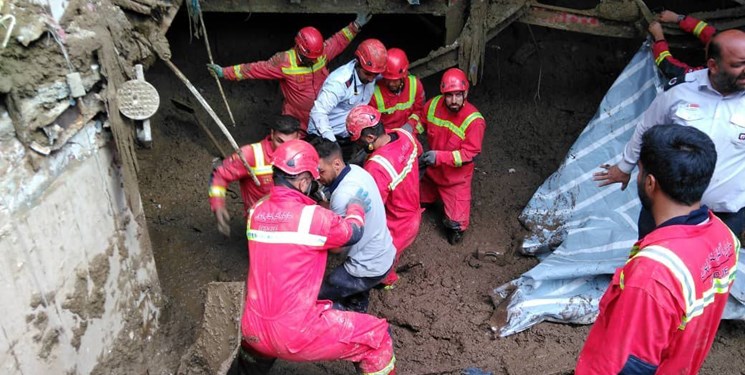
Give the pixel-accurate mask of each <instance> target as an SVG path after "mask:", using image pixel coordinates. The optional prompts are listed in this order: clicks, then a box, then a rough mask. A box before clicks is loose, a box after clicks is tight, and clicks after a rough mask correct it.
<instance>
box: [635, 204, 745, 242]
mask: <svg viewBox="0 0 745 375" xmlns="http://www.w3.org/2000/svg"><path fill="white" fill-rule="evenodd" d="M714 215H717V217H718V218H720V219H721V220H722V221H723V222H724V223H725V224H727V226H728V227H729V229H730V230H731V231H732V232H733V233H734V234H735V235H737V237H740V235H741V234H742V231H743V229H745V207H743V208H741V209H740V211H737V212H715V213H714ZM637 224H638V226H639V239H642V238H644V236H646V235H648V234H649V233H650V232H651V231H653V230H654V228H656V227H657V226H656V225H655V222H654V217H653V216H652V211H650V210H647V209H646V208H644V206H642V210H641V212H639V221H638V222H637Z"/></svg>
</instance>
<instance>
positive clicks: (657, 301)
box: [575, 124, 740, 375]
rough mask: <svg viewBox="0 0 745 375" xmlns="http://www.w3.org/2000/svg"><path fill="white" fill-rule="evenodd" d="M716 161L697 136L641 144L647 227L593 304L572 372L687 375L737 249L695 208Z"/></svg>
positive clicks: (677, 134)
mask: <svg viewBox="0 0 745 375" xmlns="http://www.w3.org/2000/svg"><path fill="white" fill-rule="evenodd" d="M716 161H717V151H716V149H715V146H714V143H713V142H712V141H711V139H710V138H709V137H708V136H706V134H704V133H703V132H701V131H700V130H698V129H696V128H693V127H687V126H686V127H683V126H678V125H674V124H671V125H658V126H655V127H652V128H650V129H649V130H647V131H646V132H645V133H644V135H643V137H642V145H641V152H640V157H639V175H638V178H637V186H638V192H639V199H640V200H641V202H642V205H643V206H645V207H647V209H649V210H651V212H652V215H653V216H654V221H655V224H656V226H657V227H656V228H655V229H654V230H653V231H652V232H651V233H649V234H648V235H647V236H646V237H644V238H643V239H641V240H639V241H638V242H637V243H636V244H635V245H634V246H633V247H632V248H631V254H630V255H629V260H628V261H627V262H626V264H625V265H624V266H623V267H622V268H619V269H618V270H616V273H615V275H613V279H612V281H611V285H610V286H609V287H608V289H607V290H606V292H605V294H604V295H603V297H602V299H601V300H600V314H599V315H598V318H597V320H596V321H595V324H594V325H593V326H592V329H591V330H590V334H589V336H588V337H587V341H586V342H585V346H584V348H583V349H582V352H580V355H579V359H578V361H577V368H576V371H575V374H577V375H584V374H638V375H644V374H650V375H651V374H691V375H693V374H697V373H698V371H699V369H700V368H701V365H702V364H703V362H704V359H705V358H706V355H707V353H708V352H709V349H710V348H711V344H712V342H713V341H714V336H715V335H716V332H717V328H718V327H719V321H720V320H721V318H722V312H723V311H724V308H725V305H726V304H727V298H728V296H729V292H730V288H731V287H732V283H733V282H734V279H735V269H736V266H737V257H738V252H739V249H740V243H739V241H738V239H737V237H736V236H735V235H734V233H732V231H730V230H729V228H727V226H726V225H725V224H724V223H723V222H722V221H721V220H720V219H719V218H717V217H716V216H715V215H714V214H713V213H712V212H711V211H710V210H709V209H708V208H707V207H706V206H705V205H703V204H701V196H702V195H703V194H704V191H705V190H706V187H707V185H708V184H709V181H710V180H711V179H712V174H713V172H714V168H715V165H716Z"/></svg>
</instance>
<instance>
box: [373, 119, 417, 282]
mask: <svg viewBox="0 0 745 375" xmlns="http://www.w3.org/2000/svg"><path fill="white" fill-rule="evenodd" d="M390 135H391V142H389V143H388V144H386V145H385V146H383V147H381V148H379V149H376V150H375V151H373V153H372V154H371V155H370V157H369V158H368V159H367V160H366V161H365V170H366V171H367V172H368V173H370V175H371V176H372V177H373V179H374V180H375V184H376V185H377V186H378V191H379V192H380V197H381V198H383V204H384V206H385V218H386V221H387V226H388V231H390V232H391V237H393V246H394V247H395V248H396V258H395V260H394V262H393V267H392V268H391V271H390V272H389V273H388V276H386V278H385V279H384V280H383V281H382V283H383V284H386V285H392V284H393V283H395V282H396V281H397V280H398V275H397V274H396V264H397V263H398V259H399V258H400V257H401V254H402V253H403V251H404V250H405V249H406V248H407V247H409V246H411V244H412V243H413V242H414V240H415V239H416V236H417V234H418V233H419V224H420V223H421V221H422V209H421V208H420V206H419V161H418V158H419V156H420V155H421V154H422V145H421V144H419V141H417V140H416V138H415V137H414V136H413V135H411V133H409V132H407V131H406V130H403V129H395V130H393V131H392V132H391V134H390Z"/></svg>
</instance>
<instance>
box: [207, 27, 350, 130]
mask: <svg viewBox="0 0 745 375" xmlns="http://www.w3.org/2000/svg"><path fill="white" fill-rule="evenodd" d="M358 32H359V29H358V28H357V25H356V24H355V23H354V22H352V23H350V24H349V25H348V26H347V27H345V28H343V29H341V31H339V32H337V33H336V34H334V35H333V36H332V37H330V38H328V39H326V41H325V42H324V48H323V55H321V56H320V57H319V58H318V60H317V61H316V63H315V64H313V66H311V67H306V66H302V65H299V59H298V56H297V53H296V52H295V49H294V48H293V49H290V50H288V51H283V52H278V53H277V54H275V55H274V56H272V57H271V58H270V59H269V60H267V61H259V62H253V63H246V64H239V65H234V66H230V67H225V68H223V69H222V73H223V77H224V78H225V79H227V80H233V81H240V80H243V79H277V80H279V88H280V90H282V95H283V96H284V98H285V102H284V104H283V105H282V114H284V115H288V116H292V117H294V118H296V119H297V120H298V121H300V128H301V129H302V130H303V131H306V130H307V129H308V119H309V117H310V109H311V108H313V102H314V101H315V100H316V96H318V92H319V91H320V90H321V86H322V85H323V81H324V80H326V77H328V75H329V70H328V68H327V67H326V65H327V64H328V62H329V61H331V60H333V59H334V58H336V56H339V54H341V53H342V51H344V48H346V47H347V46H348V45H349V42H351V41H352V39H354V37H355V36H356V35H357V33H358Z"/></svg>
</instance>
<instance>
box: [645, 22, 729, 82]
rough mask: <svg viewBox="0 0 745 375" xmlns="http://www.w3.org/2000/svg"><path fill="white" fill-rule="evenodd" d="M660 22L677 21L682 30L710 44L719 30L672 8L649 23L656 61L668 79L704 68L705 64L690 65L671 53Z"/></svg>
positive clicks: (705, 43)
mask: <svg viewBox="0 0 745 375" xmlns="http://www.w3.org/2000/svg"><path fill="white" fill-rule="evenodd" d="M660 22H664V23H677V24H678V27H680V29H681V30H683V31H685V32H688V33H691V34H693V35H694V36H696V37H697V38H698V39H699V40H701V43H703V44H704V45H708V44H709V41H711V38H712V37H713V36H714V34H715V33H716V32H717V30H716V29H715V28H714V27H713V26H711V25H709V24H707V23H706V22H704V21H701V20H698V19H696V18H694V17H691V16H684V15H682V14H677V13H675V12H673V11H670V10H663V11H662V12H661V13H660V14H659V15H658V16H657V21H654V22H652V23H650V24H649V28H648V30H649V33H650V34H652V38H653V39H654V44H652V55H653V57H654V63H655V64H657V66H658V67H659V68H660V71H662V74H664V75H665V76H666V77H667V78H668V79H670V78H674V77H678V76H682V75H683V74H685V73H690V72H692V71H694V70H699V69H704V68H705V66H696V67H692V66H689V65H688V64H686V63H684V62H682V61H680V60H678V59H676V58H674V57H673V55H672V54H670V46H669V45H668V44H667V40H665V34H664V33H663V32H662V25H660Z"/></svg>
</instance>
